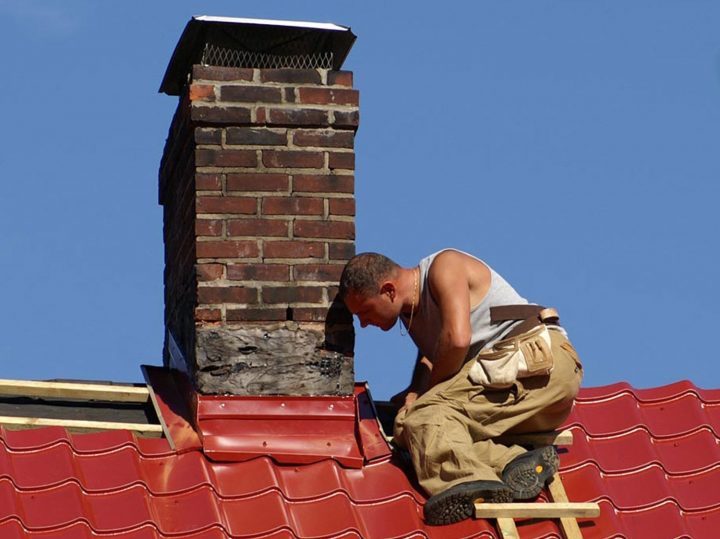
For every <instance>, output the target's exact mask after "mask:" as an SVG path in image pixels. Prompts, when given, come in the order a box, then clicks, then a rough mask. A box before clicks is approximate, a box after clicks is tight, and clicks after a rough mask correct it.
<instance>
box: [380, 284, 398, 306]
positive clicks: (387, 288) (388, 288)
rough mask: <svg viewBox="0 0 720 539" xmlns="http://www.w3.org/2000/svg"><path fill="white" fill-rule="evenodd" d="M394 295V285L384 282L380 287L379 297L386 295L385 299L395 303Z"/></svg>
mask: <svg viewBox="0 0 720 539" xmlns="http://www.w3.org/2000/svg"><path fill="white" fill-rule="evenodd" d="M396 293H397V291H396V290H395V285H394V284H393V283H392V282H390V281H385V282H384V283H383V284H382V286H381V287H380V295H383V294H385V295H387V297H389V298H390V301H395V294H396Z"/></svg>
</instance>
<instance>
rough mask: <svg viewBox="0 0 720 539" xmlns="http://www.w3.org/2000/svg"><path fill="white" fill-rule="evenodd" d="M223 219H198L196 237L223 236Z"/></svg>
mask: <svg viewBox="0 0 720 539" xmlns="http://www.w3.org/2000/svg"><path fill="white" fill-rule="evenodd" d="M222 232H223V227H222V219H198V220H197V221H195V235H196V236H222Z"/></svg>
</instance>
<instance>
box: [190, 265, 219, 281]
mask: <svg viewBox="0 0 720 539" xmlns="http://www.w3.org/2000/svg"><path fill="white" fill-rule="evenodd" d="M224 268H225V266H224V265H223V264H196V265H195V275H197V278H198V281H217V280H218V279H222V276H223V269H224Z"/></svg>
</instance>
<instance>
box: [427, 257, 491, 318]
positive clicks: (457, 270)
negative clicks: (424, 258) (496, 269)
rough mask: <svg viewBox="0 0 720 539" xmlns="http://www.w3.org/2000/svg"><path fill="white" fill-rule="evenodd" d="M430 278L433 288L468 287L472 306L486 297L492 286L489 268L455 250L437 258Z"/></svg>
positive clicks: (431, 268)
mask: <svg viewBox="0 0 720 539" xmlns="http://www.w3.org/2000/svg"><path fill="white" fill-rule="evenodd" d="M428 277H429V279H430V282H431V283H432V284H433V285H434V287H433V288H436V287H438V286H440V287H443V285H445V286H447V285H449V284H450V283H453V284H455V285H456V286H457V285H459V284H462V285H463V286H466V287H467V288H468V289H469V291H470V296H471V297H470V300H471V304H472V305H475V304H476V303H478V302H479V301H480V300H481V299H482V298H483V297H484V296H485V294H486V293H487V290H488V288H489V286H490V270H489V268H488V267H487V266H486V265H485V264H484V263H483V262H482V261H480V260H478V259H477V258H475V257H473V256H470V255H467V254H465V253H461V252H459V251H454V250H447V251H443V252H441V253H440V254H438V255H437V256H436V257H435V260H433V263H432V265H431V266H430V272H429V276H428ZM453 288H454V287H453Z"/></svg>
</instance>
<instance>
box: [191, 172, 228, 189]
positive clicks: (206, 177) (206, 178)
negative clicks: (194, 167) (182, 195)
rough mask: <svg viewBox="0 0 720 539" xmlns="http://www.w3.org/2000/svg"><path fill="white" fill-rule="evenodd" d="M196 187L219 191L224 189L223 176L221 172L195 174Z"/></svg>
mask: <svg viewBox="0 0 720 539" xmlns="http://www.w3.org/2000/svg"><path fill="white" fill-rule="evenodd" d="M195 189H197V190H198V191H219V190H221V189H222V176H221V175H220V174H195Z"/></svg>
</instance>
